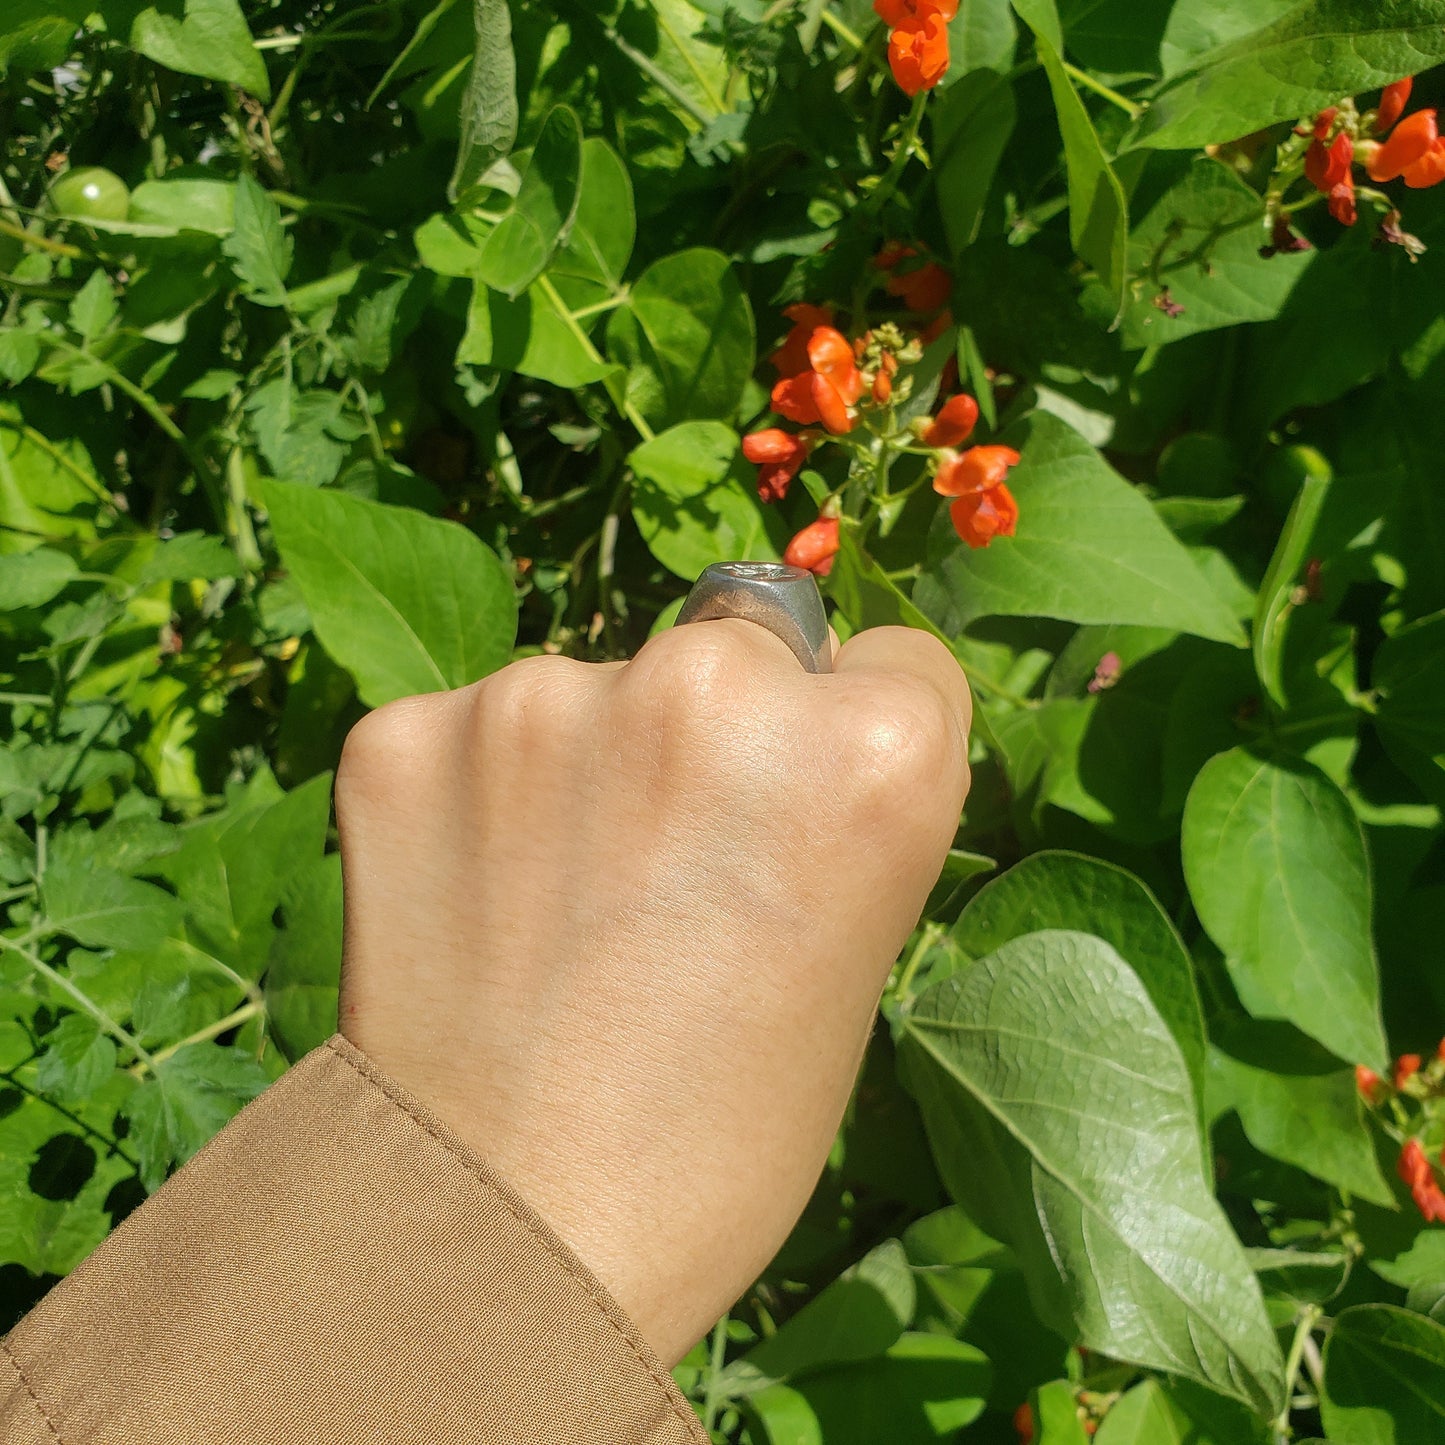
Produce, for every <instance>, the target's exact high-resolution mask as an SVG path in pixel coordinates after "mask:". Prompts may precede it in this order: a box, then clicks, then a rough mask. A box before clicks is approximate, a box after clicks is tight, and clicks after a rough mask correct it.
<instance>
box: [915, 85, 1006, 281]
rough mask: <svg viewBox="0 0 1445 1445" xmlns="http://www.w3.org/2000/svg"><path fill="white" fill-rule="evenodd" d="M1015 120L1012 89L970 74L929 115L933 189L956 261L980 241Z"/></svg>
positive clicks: (943, 94) (945, 94)
mask: <svg viewBox="0 0 1445 1445" xmlns="http://www.w3.org/2000/svg"><path fill="white" fill-rule="evenodd" d="M1016 118H1017V107H1016V105H1015V104H1014V93H1013V87H1012V86H1011V85H1010V84H1009V83H1008V81H1007V80H1005V79H1004V78H1003V76H1001V75H999V74H998V72H997V71H994V70H974V71H972V72H970V73H969V74H967V75H965V76H964V77H963V78H962V79H961V80H959V81H957V82H956V83H955V84H953V85H950V86H949V87H948V89H947V90H945V91H944V92H943V93H942V95H941V97H940V99H939V101H938V104H937V106H936V108H935V109H934V111H933V183H934V185H935V187H936V188H937V191H938V208H939V210H940V211H941V212H942V213H943V229H944V232H945V234H946V235H947V236H948V244H949V247H950V249H951V250H952V251H953V252H954V254H955V255H957V254H958V252H960V251H962V250H963V249H964V247H966V246H971V245H972V244H973V243H974V241H976V240H977V239H978V232H979V227H980V226H981V225H982V224H983V209H984V205H985V204H986V202H987V201H988V193H989V188H990V187H991V186H992V185H993V178H994V172H995V171H997V170H998V163H999V161H1000V159H1001V158H1002V156H1003V152H1004V147H1005V146H1006V145H1007V144H1008V138H1009V136H1010V135H1012V134H1013V128H1014V121H1015V119H1016Z"/></svg>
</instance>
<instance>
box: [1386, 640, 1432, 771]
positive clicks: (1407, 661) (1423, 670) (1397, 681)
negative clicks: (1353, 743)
mask: <svg viewBox="0 0 1445 1445" xmlns="http://www.w3.org/2000/svg"><path fill="white" fill-rule="evenodd" d="M1372 681H1373V683H1374V686H1375V691H1376V694H1377V695H1378V698H1379V703H1378V709H1377V712H1376V715H1375V725H1376V726H1377V727H1378V728H1379V730H1380V736H1381V737H1382V738H1383V739H1384V740H1385V743H1386V745H1387V746H1388V747H1390V748H1391V749H1392V751H1393V750H1398V751H1399V752H1401V753H1403V754H1404V756H1405V758H1406V759H1407V760H1409V759H1412V758H1413V759H1418V760H1420V761H1422V762H1423V761H1425V760H1427V759H1428V760H1429V763H1431V764H1433V765H1434V767H1435V768H1436V769H1438V770H1441V771H1445V612H1436V613H1433V614H1432V615H1431V616H1429V617H1422V618H1421V619H1420V620H1419V621H1418V622H1410V623H1407V624H1406V625H1405V626H1404V627H1402V628H1400V630H1399V631H1398V632H1395V633H1392V634H1391V635H1390V636H1389V637H1387V638H1386V639H1385V641H1384V642H1383V643H1382V644H1381V646H1380V650H1379V651H1378V652H1377V653H1376V654H1375V670H1374V675H1373V678H1372Z"/></svg>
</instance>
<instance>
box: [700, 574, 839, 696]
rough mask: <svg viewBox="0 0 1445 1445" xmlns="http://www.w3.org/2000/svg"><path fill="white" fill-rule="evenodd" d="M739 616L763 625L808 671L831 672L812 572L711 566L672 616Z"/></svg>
mask: <svg viewBox="0 0 1445 1445" xmlns="http://www.w3.org/2000/svg"><path fill="white" fill-rule="evenodd" d="M715 617H741V618H742V619H743V620H744V621H746V622H756V623H757V624H758V625H759V626H760V627H766V628H767V629H768V631H769V632H771V633H772V634H773V636H774V637H777V638H780V639H781V640H782V641H783V642H785V643H787V645H788V646H789V647H790V648H791V649H792V652H793V655H794V656H795V657H796V658H797V659H798V661H799V662H801V663H802V664H803V666H804V667H805V668H806V669H807V670H808V671H809V672H832V670H833V649H832V645H831V641H830V639H829V637H828V618H827V614H826V613H824V611H823V599H822V597H820V596H819V595H818V584H817V583H816V582H815V581H813V574H812V573H811V572H807V571H805V570H804V569H803V568H801V567H789V566H788V565H787V564H786V563H784V562H714V563H713V564H712V566H711V567H708V568H707V569H706V570H705V571H704V572H703V574H702V576H701V577H699V578H698V579H697V581H696V583H694V584H693V589H692V591H691V592H689V593H688V594H687V599H686V601H684V602H683V604H682V611H681V612H679V613H678V614H677V620H678V623H679V625H680V624H682V623H684V622H708V621H711V620H712V619H713V618H715Z"/></svg>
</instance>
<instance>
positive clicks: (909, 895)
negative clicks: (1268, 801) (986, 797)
mask: <svg viewBox="0 0 1445 1445" xmlns="http://www.w3.org/2000/svg"><path fill="white" fill-rule="evenodd" d="M835 669H836V670H835V672H834V673H833V674H831V675H826V676H815V675H812V674H809V673H806V672H804V671H803V670H802V669H801V668H800V667H799V665H798V663H797V662H796V660H795V659H794V658H793V656H792V654H791V653H790V652H789V650H788V649H787V647H786V646H785V645H784V644H783V643H782V642H780V641H779V640H778V639H777V638H775V637H774V636H773V635H772V634H771V633H769V632H767V631H766V630H764V629H763V628H761V627H759V626H756V625H755V624H752V623H749V622H742V621H736V620H725V621H714V622H705V623H697V624H692V625H688V626H685V627H680V628H676V629H674V630H673V631H671V632H667V633H663V634H662V635H660V636H658V637H656V638H654V639H653V640H651V641H650V642H648V643H647V645H646V646H645V647H643V649H642V650H641V651H640V652H639V653H638V655H637V657H636V658H634V659H633V660H632V661H631V662H627V663H613V664H601V665H595V664H586V663H581V662H574V661H571V660H569V659H565V658H552V657H537V658H530V659H527V660H525V661H521V662H516V663H513V664H512V665H511V666H510V667H507V668H505V669H504V670H502V671H501V672H498V673H496V674H494V675H493V676H491V677H488V678H486V679H485V680H483V681H482V682H479V683H476V684H474V685H473V686H471V687H466V688H462V689H460V690H459V691H457V692H452V693H440V694H434V695H431V696H427V697H419V698H411V699H407V700H405V701H402V702H397V703H393V704H391V705H390V706H387V707H384V708H381V709H380V710H378V711H377V712H374V713H372V714H371V715H370V716H369V717H367V718H366V719H364V720H363V721H362V722H361V723H360V724H359V725H358V726H357V727H356V729H355V730H354V731H353V732H352V734H351V736H350V738H349V739H348V741H347V744H346V750H345V753H344V755H343V757H342V760H341V769H340V773H339V776H338V778H337V792H336V797H337V804H336V805H337V814H338V818H339V822H340V827H341V849H342V859H343V863H344V867H345V883H346V947H345V961H344V965H343V972H342V988H341V1029H342V1032H343V1033H345V1034H346V1036H347V1037H348V1038H350V1039H351V1040H352V1041H353V1042H354V1043H355V1044H356V1045H357V1046H358V1047H360V1048H362V1049H364V1050H365V1051H366V1052H367V1053H368V1054H370V1055H371V1056H372V1058H373V1059H375V1060H376V1062H377V1064H378V1065H379V1066H380V1067H381V1068H382V1069H384V1070H385V1071H386V1072H387V1073H389V1074H390V1075H391V1076H392V1077H393V1078H395V1079H396V1080H397V1081H398V1082H399V1083H401V1084H403V1085H405V1086H406V1087H407V1088H409V1089H410V1090H411V1091H412V1092H413V1093H415V1094H416V1095H417V1096H418V1097H420V1098H421V1099H422V1100H424V1101H425V1102H427V1103H428V1104H430V1105H431V1106H432V1107H433V1108H434V1109H435V1110H436V1112H437V1113H438V1114H439V1115H440V1116H441V1117H442V1118H443V1119H445V1120H446V1121H447V1122H448V1123H449V1124H450V1125H451V1126H452V1127H453V1128H454V1129H455V1130H457V1131H458V1133H459V1134H460V1135H461V1136H462V1138H463V1139H465V1140H466V1141H467V1142H468V1143H469V1144H470V1145H471V1146H472V1147H473V1148H474V1149H475V1150H476V1152H477V1153H478V1154H480V1155H482V1156H483V1157H485V1158H486V1159H488V1160H489V1161H490V1162H491V1163H492V1164H493V1166H494V1167H495V1168H496V1169H497V1170H498V1171H499V1172H500V1173H502V1174H503V1175H505V1176H507V1177H508V1178H509V1179H510V1180H511V1181H512V1183H513V1184H514V1185H515V1186H516V1187H517V1189H518V1190H519V1191H520V1192H521V1193H522V1194H523V1196H524V1197H525V1198H526V1199H527V1200H528V1202H529V1203H531V1204H532V1205H533V1206H534V1207H535V1208H536V1209H537V1210H538V1211H539V1212H540V1213H541V1214H542V1215H543V1216H544V1217H545V1218H546V1219H547V1220H548V1221H549V1222H550V1223H551V1224H552V1226H553V1227H554V1228H555V1229H556V1230H557V1231H558V1233H560V1234H561V1235H562V1236H563V1238H564V1239H566V1240H567V1241H568V1243H569V1244H570V1245H571V1246H572V1248H573V1249H574V1250H575V1251H576V1252H577V1254H578V1255H579V1256H580V1257H581V1259H582V1260H583V1261H584V1262H585V1263H586V1264H588V1265H589V1266H590V1267H591V1269H592V1270H593V1272H594V1273H595V1274H596V1275H597V1276H598V1277H599V1278H600V1279H601V1280H602V1281H603V1283H604V1284H605V1285H606V1286H607V1287H608V1288H609V1289H610V1290H611V1292H612V1294H613V1295H614V1297H615V1298H616V1300H617V1302H618V1304H619V1305H620V1306H621V1307H622V1308H623V1309H624V1310H626V1311H627V1312H628V1314H630V1316H631V1317H632V1319H633V1321H634V1322H635V1323H636V1325H637V1327H638V1329H639V1330H640V1331H641V1332H642V1334H643V1336H644V1337H645V1338H646V1339H647V1340H648V1342H649V1343H650V1344H651V1345H652V1347H653V1348H654V1349H655V1350H656V1352H657V1353H658V1355H659V1356H660V1357H661V1358H662V1359H663V1360H664V1361H666V1362H668V1363H672V1362H675V1361H676V1360H677V1359H679V1358H680V1357H681V1356H682V1355H683V1354H685V1353H686V1351H687V1350H688V1349H689V1348H690V1347H691V1346H692V1344H693V1343H694V1342H695V1341H696V1340H698V1339H699V1338H701V1336H702V1335H703V1334H704V1333H705V1332H706V1330H707V1328H708V1327H709V1325H711V1323H712V1321H713V1320H714V1319H716V1318H717V1317H718V1316H719V1315H720V1314H721V1313H722V1311H723V1310H724V1309H726V1308H727V1307H728V1305H730V1304H731V1303H732V1302H733V1301H734V1300H735V1299H736V1298H737V1297H738V1295H739V1294H741V1293H742V1292H743V1290H745V1289H746V1288H747V1286H748V1285H749V1284H750V1283H751V1282H752V1280H753V1279H754V1278H755V1277H756V1276H757V1274H758V1273H759V1271H760V1270H761V1269H762V1268H763V1267H764V1266H765V1265H766V1264H767V1262H768V1260H769V1259H770V1258H771V1257H772V1255H773V1253H774V1252H775V1251H776V1249H777V1248H778V1246H779V1245H780V1244H781V1243H782V1241H783V1240H784V1238H785V1237H786V1236H787V1233H788V1231H789V1229H790V1228H791V1227H792V1225H793V1223H794V1221H795V1220H796V1219H797V1217H798V1215H799V1213H800V1212H801V1210H802V1208H803V1206H804V1204H805V1203H806V1202H807V1199H808V1196H809V1193H810V1191H811V1190H812V1187H813V1185H814V1183H815V1181H816V1179H817V1177H818V1174H819V1171H820V1170H821V1168H822V1165H823V1162H824V1160H825V1158H826V1157H827V1153H828V1149H829V1146H830V1143H831V1141H832V1139H833V1135H834V1132H835V1130H836V1128H837V1126H838V1122H839V1120H840V1118H841V1117H842V1113H843V1110H844V1107H845V1105H846V1103H847V1099H848V1094H849V1090H850V1088H851V1086H852V1083H853V1079H854V1075H855V1073H856V1071H857V1068H858V1065H859V1062H860V1060H861V1057H862V1053H863V1049H864V1045H865V1043H866V1040H867V1037H868V1033H869V1029H870V1027H871V1025H872V1021H873V1017H874V1011H875V1008H876V1005H877V1001H878V995H879V992H880V990H881V988H882V986H883V983H884V981H885V979H886V978H887V975H888V971H889V968H890V966H891V964H892V962H893V960H894V959H895V957H896V956H897V954H898V951H899V950H900V948H901V947H902V946H903V943H904V942H905V940H906V939H907V937H908V934H909V932H910V930H911V929H912V927H913V925H914V924H915V922H916V921H917V919H918V915H919V912H920V910H921V908H922V906H923V902H924V900H925V898H926V897H927V895H928V891H929V889H930V887H931V886H932V885H933V883H934V882H935V880H936V879H937V877H938V873H939V870H940V868H941V866H942V863H943V859H944V856H945V854H946V852H947V850H948V847H949V845H950V843H951V841H952V839H953V835H954V830H955V828H956V826H957V824H958V819H959V813H960V811H961V809H962V806H963V800H964V796H965V794H966V792H967V789H968V776H969V775H968V761H967V759H968V748H967V729H968V724H969V718H970V706H969V696H968V689H967V685H966V684H965V682H964V678H963V675H962V673H961V672H960V671H959V668H958V665H957V663H956V662H955V661H954V659H953V657H952V656H951V655H950V654H949V653H948V651H947V650H946V649H945V648H944V647H943V646H942V645H941V644H940V643H939V642H937V641H936V640H935V639H933V638H931V637H929V636H927V635H925V634H924V633H921V632H915V631H910V630H907V629H904V628H879V629H876V630H874V631H870V632H864V633H861V634H859V635H858V636H857V637H854V638H853V639H852V640H851V641H849V642H848V643H847V644H845V645H844V646H843V647H841V648H839V649H838V650H837V652H836V659H835Z"/></svg>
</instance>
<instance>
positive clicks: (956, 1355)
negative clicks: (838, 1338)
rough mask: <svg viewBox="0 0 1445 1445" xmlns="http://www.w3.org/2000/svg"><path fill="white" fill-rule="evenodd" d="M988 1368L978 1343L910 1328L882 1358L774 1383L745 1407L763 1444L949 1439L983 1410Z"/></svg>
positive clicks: (930, 1444)
mask: <svg viewBox="0 0 1445 1445" xmlns="http://www.w3.org/2000/svg"><path fill="white" fill-rule="evenodd" d="M990 1375H991V1371H990V1369H989V1363H988V1359H987V1357H986V1356H985V1355H984V1354H983V1352H982V1351H980V1350H978V1349H976V1348H975V1347H974V1346H973V1345H966V1344H963V1343H962V1342H961V1341H959V1340H951V1339H949V1338H948V1337H947V1336H945V1335H932V1334H913V1333H910V1334H905V1335H904V1336H903V1337H902V1338H901V1339H900V1340H899V1341H898V1343H897V1344H895V1345H893V1346H892V1347H891V1348H890V1349H889V1350H888V1351H887V1353H886V1354H884V1355H882V1356H881V1357H879V1358H877V1359H874V1360H870V1361H867V1362H866V1363H862V1364H857V1365H852V1366H850V1367H848V1368H846V1369H840V1370H831V1371H828V1372H827V1373H825V1374H819V1375H812V1376H809V1377H808V1378H807V1379H805V1380H802V1381H800V1382H799V1383H798V1384H797V1385H795V1386H789V1385H774V1386H772V1388H771V1389H768V1390H764V1391H762V1392H761V1393H759V1394H757V1395H754V1396H752V1398H751V1399H750V1400H749V1401H748V1405H747V1410H748V1414H749V1416H750V1418H752V1419H753V1420H755V1421H756V1422H757V1425H758V1427H759V1429H760V1430H761V1432H762V1434H761V1440H760V1445H762V1442H766V1445H824V1442H826V1445H878V1442H879V1441H882V1440H886V1441H887V1442H888V1445H946V1442H951V1441H954V1440H956V1439H957V1438H958V1432H959V1431H960V1430H962V1429H963V1428H964V1427H965V1426H967V1425H970V1424H972V1423H973V1421H974V1420H976V1419H977V1418H978V1417H979V1415H980V1414H982V1413H983V1407H984V1402H985V1400H986V1398H987V1395H988V1387H989V1379H990Z"/></svg>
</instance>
